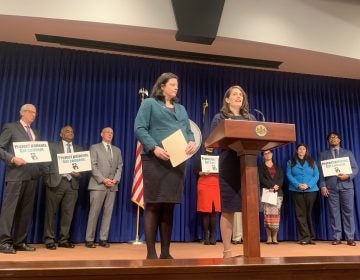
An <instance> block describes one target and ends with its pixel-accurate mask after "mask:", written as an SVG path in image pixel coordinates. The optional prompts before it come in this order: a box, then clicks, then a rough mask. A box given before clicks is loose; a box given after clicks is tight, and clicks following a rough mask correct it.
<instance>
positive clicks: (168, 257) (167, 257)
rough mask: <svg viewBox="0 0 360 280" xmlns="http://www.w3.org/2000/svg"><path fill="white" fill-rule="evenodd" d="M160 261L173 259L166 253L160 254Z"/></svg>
mask: <svg viewBox="0 0 360 280" xmlns="http://www.w3.org/2000/svg"><path fill="white" fill-rule="evenodd" d="M160 259H165V260H172V259H174V258H173V257H172V256H171V255H170V254H169V253H168V254H161V255H160Z"/></svg>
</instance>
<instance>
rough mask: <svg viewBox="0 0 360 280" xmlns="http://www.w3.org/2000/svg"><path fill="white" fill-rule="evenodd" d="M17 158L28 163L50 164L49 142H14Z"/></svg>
mask: <svg viewBox="0 0 360 280" xmlns="http://www.w3.org/2000/svg"><path fill="white" fill-rule="evenodd" d="M13 147H14V153H15V156H16V157H19V158H22V159H23V160H25V161H26V162H27V163H39V162H50V161H51V154H50V150H49V143H48V142H47V141H26V142H14V143H13Z"/></svg>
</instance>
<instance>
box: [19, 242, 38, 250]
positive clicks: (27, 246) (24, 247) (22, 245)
mask: <svg viewBox="0 0 360 280" xmlns="http://www.w3.org/2000/svg"><path fill="white" fill-rule="evenodd" d="M14 249H15V250H16V251H28V252H34V251H36V248H34V247H31V246H30V245H28V244H26V243H21V244H17V245H14Z"/></svg>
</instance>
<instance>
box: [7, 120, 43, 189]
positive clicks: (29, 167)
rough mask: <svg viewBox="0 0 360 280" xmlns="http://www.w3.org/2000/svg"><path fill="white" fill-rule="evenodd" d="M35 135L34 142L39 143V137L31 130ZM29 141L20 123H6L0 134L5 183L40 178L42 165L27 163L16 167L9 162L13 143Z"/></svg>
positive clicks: (11, 156)
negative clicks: (4, 164) (4, 163)
mask: <svg viewBox="0 0 360 280" xmlns="http://www.w3.org/2000/svg"><path fill="white" fill-rule="evenodd" d="M31 129H32V131H33V132H34V134H35V140H36V141H39V140H40V136H39V133H38V132H37V130H35V129H34V128H31ZM23 141H29V139H28V136H27V134H26V131H25V129H24V127H23V126H22V124H21V123H20V121H17V122H12V123H6V124H5V125H4V126H3V129H2V132H1V134H0V158H1V159H2V160H3V161H5V162H6V164H7V165H6V172H5V181H7V182H9V181H24V180H31V179H37V178H38V177H39V176H40V168H41V167H42V164H39V163H27V164H25V165H22V166H16V165H15V164H12V163H11V162H10V161H11V159H12V158H13V157H14V148H13V143H14V142H23Z"/></svg>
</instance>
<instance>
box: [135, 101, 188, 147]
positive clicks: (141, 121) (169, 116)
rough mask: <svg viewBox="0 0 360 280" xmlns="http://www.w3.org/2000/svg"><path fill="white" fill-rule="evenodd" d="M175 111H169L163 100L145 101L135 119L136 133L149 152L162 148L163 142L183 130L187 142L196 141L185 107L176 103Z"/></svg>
mask: <svg viewBox="0 0 360 280" xmlns="http://www.w3.org/2000/svg"><path fill="white" fill-rule="evenodd" d="M174 106H175V107H174V109H173V110H172V109H169V108H167V107H166V106H165V104H164V102H162V101H161V100H156V99H155V98H148V99H145V100H144V102H143V103H142V104H141V106H140V108H139V111H138V113H137V115H136V118H135V124H134V131H135V136H136V138H137V139H138V140H139V141H140V142H141V144H142V145H143V148H144V151H145V152H149V151H151V150H152V149H153V148H154V147H155V146H159V147H162V144H161V141H162V140H163V139H164V138H166V137H168V136H169V135H171V134H172V133H174V132H175V131H176V130H178V129H181V131H182V133H183V134H184V137H185V139H186V141H187V142H189V141H195V138H194V134H193V133H192V131H191V129H190V123H189V117H188V114H187V112H186V110H185V107H184V106H182V105H181V104H178V103H174Z"/></svg>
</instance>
